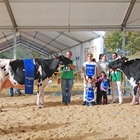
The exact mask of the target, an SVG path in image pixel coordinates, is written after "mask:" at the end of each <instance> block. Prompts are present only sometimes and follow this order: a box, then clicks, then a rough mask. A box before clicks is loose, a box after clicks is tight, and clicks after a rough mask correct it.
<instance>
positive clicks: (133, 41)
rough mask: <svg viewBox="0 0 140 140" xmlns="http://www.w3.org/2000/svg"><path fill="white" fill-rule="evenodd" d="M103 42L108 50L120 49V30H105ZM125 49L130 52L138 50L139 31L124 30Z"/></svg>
mask: <svg viewBox="0 0 140 140" xmlns="http://www.w3.org/2000/svg"><path fill="white" fill-rule="evenodd" d="M104 43H105V47H106V48H107V51H108V52H115V51H117V50H121V49H122V32H121V31H120V32H118V31H117V32H116V31H114V32H107V33H106V35H105V40H104ZM125 50H127V51H128V52H131V54H132V53H135V52H136V51H140V32H128V31H127V32H125Z"/></svg>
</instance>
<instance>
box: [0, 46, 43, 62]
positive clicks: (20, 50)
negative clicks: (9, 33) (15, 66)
mask: <svg viewBox="0 0 140 140" xmlns="http://www.w3.org/2000/svg"><path fill="white" fill-rule="evenodd" d="M16 54H17V59H27V58H44V57H45V56H43V55H41V54H39V53H37V52H35V51H32V50H30V49H27V48H26V47H24V46H22V45H19V46H17V48H16ZM0 58H9V59H13V58H14V49H13V48H11V49H9V50H7V51H5V52H2V53H0Z"/></svg>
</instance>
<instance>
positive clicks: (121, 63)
mask: <svg viewBox="0 0 140 140" xmlns="http://www.w3.org/2000/svg"><path fill="white" fill-rule="evenodd" d="M109 68H111V69H117V68H118V69H120V70H122V71H123V72H124V74H125V76H126V77H127V78H128V80H129V82H130V84H131V85H132V86H133V91H134V95H133V100H132V102H131V104H132V105H134V104H135V103H136V94H137V93H138V95H139V104H140V59H133V60H130V61H128V58H126V57H122V58H119V59H117V60H115V61H113V62H111V63H110V64H109Z"/></svg>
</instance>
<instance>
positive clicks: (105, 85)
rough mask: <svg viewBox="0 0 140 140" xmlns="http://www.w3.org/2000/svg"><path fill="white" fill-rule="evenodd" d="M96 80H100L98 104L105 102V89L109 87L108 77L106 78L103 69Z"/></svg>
mask: <svg viewBox="0 0 140 140" xmlns="http://www.w3.org/2000/svg"><path fill="white" fill-rule="evenodd" d="M98 82H100V94H101V101H100V104H107V90H108V87H109V79H107V77H106V74H105V72H104V71H101V73H100V77H99V78H98ZM102 98H103V100H102Z"/></svg>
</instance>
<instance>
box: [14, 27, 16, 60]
mask: <svg viewBox="0 0 140 140" xmlns="http://www.w3.org/2000/svg"><path fill="white" fill-rule="evenodd" d="M16 41H17V39H16V29H14V59H16V58H17V51H16V46H17V44H16V43H17V42H16Z"/></svg>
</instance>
